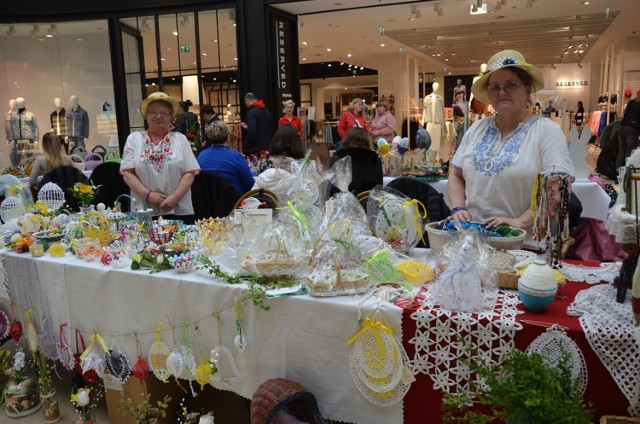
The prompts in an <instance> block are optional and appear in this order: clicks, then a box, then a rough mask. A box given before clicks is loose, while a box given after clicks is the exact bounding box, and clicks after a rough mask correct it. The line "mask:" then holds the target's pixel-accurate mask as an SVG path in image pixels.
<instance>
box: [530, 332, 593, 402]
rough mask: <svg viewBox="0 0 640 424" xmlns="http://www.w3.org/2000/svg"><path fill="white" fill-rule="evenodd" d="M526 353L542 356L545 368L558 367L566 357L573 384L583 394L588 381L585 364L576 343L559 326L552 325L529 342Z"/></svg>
mask: <svg viewBox="0 0 640 424" xmlns="http://www.w3.org/2000/svg"><path fill="white" fill-rule="evenodd" d="M526 352H527V354H529V355H530V354H532V353H537V354H539V355H540V356H542V357H543V359H544V362H545V364H546V365H547V367H556V366H558V364H560V360H561V359H562V358H563V356H564V355H567V363H566V366H567V368H568V369H569V370H571V379H572V380H573V384H574V386H575V387H577V388H578V390H580V393H582V394H584V392H585V390H586V389H587V381H588V379H589V377H588V373H587V362H586V361H585V359H584V355H583V354H582V351H581V350H580V348H579V347H578V345H577V344H576V342H575V341H573V340H572V339H571V338H570V337H569V336H567V334H566V333H565V332H564V331H562V329H561V328H560V326H558V325H557V324H553V325H552V326H551V328H548V329H547V331H546V332H545V333H542V334H540V335H539V336H538V337H537V338H536V339H535V340H534V341H532V342H531V344H530V345H529V347H528V348H527V351H526Z"/></svg>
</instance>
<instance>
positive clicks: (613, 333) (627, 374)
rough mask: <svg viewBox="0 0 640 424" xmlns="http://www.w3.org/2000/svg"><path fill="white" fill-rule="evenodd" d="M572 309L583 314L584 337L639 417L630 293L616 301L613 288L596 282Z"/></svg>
mask: <svg viewBox="0 0 640 424" xmlns="http://www.w3.org/2000/svg"><path fill="white" fill-rule="evenodd" d="M572 309H573V310H574V311H579V312H580V313H582V316H581V317H580V325H582V329H583V330H584V334H585V337H586V339H587V341H588V342H589V345H590V346H591V349H593V351H594V352H595V353H596V354H597V355H598V357H599V358H600V361H601V362H602V364H603V365H604V366H605V368H606V369H607V370H608V371H609V374H611V377H612V378H613V380H614V381H615V382H616V384H617V385H618V387H619V388H620V391H621V392H622V393H623V394H624V395H625V397H626V398H627V400H628V401H629V409H628V412H629V414H630V415H631V416H633V417H640V356H639V355H638V352H640V341H639V337H638V329H637V327H636V325H635V320H634V317H633V313H632V311H631V301H630V296H627V301H626V302H625V303H622V304H621V303H617V302H616V288H615V287H613V286H612V285H609V284H599V285H597V286H593V287H591V288H589V289H587V290H582V291H581V292H579V293H578V295H577V296H576V299H575V301H574V302H573V304H572Z"/></svg>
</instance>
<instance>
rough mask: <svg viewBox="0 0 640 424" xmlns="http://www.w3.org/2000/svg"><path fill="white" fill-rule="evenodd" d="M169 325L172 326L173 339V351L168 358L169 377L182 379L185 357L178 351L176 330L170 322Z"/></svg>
mask: <svg viewBox="0 0 640 424" xmlns="http://www.w3.org/2000/svg"><path fill="white" fill-rule="evenodd" d="M169 325H170V326H171V336H172V337H173V350H172V351H171V353H170V354H169V356H167V371H168V372H169V375H172V376H174V377H175V378H180V375H182V372H183V371H184V356H183V355H182V353H181V352H180V351H179V350H178V344H177V343H176V333H175V331H176V329H175V327H174V326H173V324H171V321H169Z"/></svg>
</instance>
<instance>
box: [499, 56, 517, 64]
mask: <svg viewBox="0 0 640 424" xmlns="http://www.w3.org/2000/svg"><path fill="white" fill-rule="evenodd" d="M502 64H503V65H515V64H516V60H515V59H513V58H510V57H508V58H506V59H504V60H503V61H502Z"/></svg>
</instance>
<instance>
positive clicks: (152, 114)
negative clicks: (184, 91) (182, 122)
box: [147, 110, 171, 118]
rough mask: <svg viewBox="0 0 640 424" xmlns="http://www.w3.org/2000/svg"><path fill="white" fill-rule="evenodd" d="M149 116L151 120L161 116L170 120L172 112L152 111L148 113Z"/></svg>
mask: <svg viewBox="0 0 640 424" xmlns="http://www.w3.org/2000/svg"><path fill="white" fill-rule="evenodd" d="M147 115H149V116H150V117H151V118H155V117H156V116H159V117H161V118H168V117H169V116H171V113H170V112H156V111H153V110H150V111H148V112H147Z"/></svg>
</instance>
